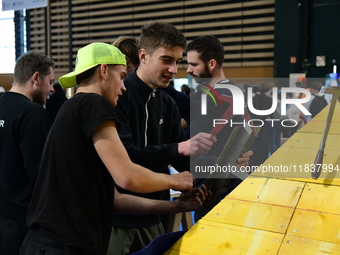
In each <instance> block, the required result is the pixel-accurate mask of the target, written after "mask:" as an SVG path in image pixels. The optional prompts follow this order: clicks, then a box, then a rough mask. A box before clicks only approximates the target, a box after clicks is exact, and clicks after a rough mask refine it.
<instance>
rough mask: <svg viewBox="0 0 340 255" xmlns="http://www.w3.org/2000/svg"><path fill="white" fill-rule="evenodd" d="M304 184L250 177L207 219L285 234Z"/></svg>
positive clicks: (210, 213)
mask: <svg viewBox="0 0 340 255" xmlns="http://www.w3.org/2000/svg"><path fill="white" fill-rule="evenodd" d="M303 186H304V183H300V182H294V181H284V180H278V179H268V178H247V179H245V180H244V181H243V182H242V183H241V184H240V185H239V186H238V188H237V189H235V190H234V191H233V192H232V193H231V194H229V195H228V196H227V197H226V198H225V199H223V200H222V201H221V202H220V203H219V204H218V205H217V206H215V207H214V209H213V210H212V211H211V212H209V213H208V214H207V215H206V216H205V217H204V219H205V220H209V221H215V222H221V223H226V224H233V225H238V226H244V227H249V228H256V229H260V230H266V231H272V232H277V233H285V232H286V230H287V227H288V224H289V221H290V219H291V217H292V215H293V212H294V209H295V206H296V204H297V202H298V199H299V197H300V195H301V192H302V190H303ZM282 189H285V193H282V192H281V190H282ZM245 191H246V192H245Z"/></svg>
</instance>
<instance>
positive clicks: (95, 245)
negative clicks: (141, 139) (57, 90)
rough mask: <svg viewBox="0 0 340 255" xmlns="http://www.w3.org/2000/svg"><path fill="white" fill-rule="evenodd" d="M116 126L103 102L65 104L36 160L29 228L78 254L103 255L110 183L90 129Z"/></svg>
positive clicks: (85, 99) (92, 98)
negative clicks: (107, 124) (38, 162)
mask: <svg viewBox="0 0 340 255" xmlns="http://www.w3.org/2000/svg"><path fill="white" fill-rule="evenodd" d="M107 121H117V119H116V115H115V113H114V110H113V107H112V105H111V104H110V103H109V101H108V100H106V99H105V98H104V97H102V96H100V95H97V94H92V93H79V94H76V95H75V96H74V97H73V98H71V99H69V100H67V101H66V102H65V103H64V104H63V106H62V107H61V108H60V111H59V114H58V116H57V118H56V119H55V122H54V124H53V126H52V128H51V132H50V133H49V136H48V138H47V141H46V146H45V149H44V152H43V156H42V163H41V168H40V171H39V174H38V178H37V183H36V187H35V190H34V193H33V197H32V203H31V206H30V209H29V212H28V217H27V222H28V225H29V227H39V226H40V227H41V228H42V233H43V235H45V236H46V237H48V238H50V239H53V240H55V241H57V242H60V243H63V244H65V245H69V246H72V247H76V248H78V249H82V250H84V252H88V253H93V254H106V249H107V245H108V241H109V238H110V233H111V226H112V213H113V180H112V177H111V175H110V174H109V172H108V170H107V169H106V167H105V166H104V164H103V163H102V161H101V159H100V157H99V155H98V154H97V152H96V150H95V147H94V145H93V142H92V138H91V136H92V134H93V132H94V131H95V129H96V128H97V127H98V126H99V125H101V124H102V123H105V122H107Z"/></svg>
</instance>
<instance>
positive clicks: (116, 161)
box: [20, 43, 204, 255]
mask: <svg viewBox="0 0 340 255" xmlns="http://www.w3.org/2000/svg"><path fill="white" fill-rule="evenodd" d="M125 76H126V60H125V55H124V54H122V53H121V52H120V51H119V50H118V49H117V48H116V47H114V46H111V45H109V44H105V43H91V44H89V45H87V46H85V47H83V48H81V49H80V50H79V51H78V54H77V65H76V68H75V71H73V72H71V73H68V74H66V75H63V76H62V77H60V78H59V82H60V84H61V85H62V86H63V87H65V88H69V87H73V86H76V85H79V86H78V88H77V92H76V94H75V96H74V97H72V98H71V99H68V100H67V101H66V102H65V103H64V104H63V105H62V107H61V108H60V110H59V113H58V115H57V117H56V119H55V122H54V124H53V126H52V128H51V131H50V133H49V135H48V138H47V140H46V144H45V148H44V151H43V155H42V160H41V166H40V170H39V174H38V177H37V181H36V185H35V189H34V192H33V195H32V201H31V204H30V207H29V212H28V215H27V224H28V227H29V228H30V230H29V232H28V234H27V235H26V238H25V240H24V242H23V245H22V248H21V251H20V254H26V255H30V254H38V253H39V252H42V253H46V254H50V253H51V252H54V253H53V254H100V255H102V254H106V251H107V245H108V241H109V237H110V233H111V226H112V217H113V212H114V210H116V213H127V212H129V213H133V214H143V213H149V209H152V210H156V209H157V206H161V207H162V208H158V209H157V210H164V209H169V210H171V208H172V210H179V209H181V210H186V209H190V207H196V206H197V205H198V204H200V202H201V201H202V199H204V192H203V191H202V190H196V189H192V188H193V178H192V176H191V174H190V173H188V172H184V173H179V174H177V175H172V176H170V175H167V174H159V173H154V172H152V171H150V170H148V169H146V168H144V167H141V166H139V165H137V164H134V163H132V162H131V160H130V159H129V156H128V154H127V152H126V150H125V149H124V146H123V145H122V143H121V141H120V139H119V136H118V132H117V129H119V128H120V124H119V120H118V118H117V116H116V114H115V112H114V106H116V104H117V101H118V99H119V97H120V96H121V95H122V93H123V92H125V90H126V88H125V86H124V84H123V80H124V78H125ZM114 183H116V184H117V185H119V186H120V187H122V188H124V189H126V190H130V191H133V192H141V193H143V192H155V191H159V190H164V189H170V188H172V189H174V190H179V191H187V192H189V191H193V192H198V193H199V195H197V196H196V195H195V196H194V193H191V195H190V194H188V193H186V194H185V195H184V196H186V197H187V198H189V200H188V201H189V204H190V205H189V206H187V205H185V206H184V207H186V209H185V208H183V207H182V206H183V204H182V205H179V204H178V203H177V204H176V205H175V204H174V203H170V201H169V202H168V203H165V204H164V203H162V204H160V203H158V202H159V201H153V200H146V199H145V200H139V199H140V198H138V200H137V201H135V200H134V197H132V196H129V195H122V194H120V193H119V192H117V191H115V189H114ZM182 201H183V200H182ZM164 202H166V201H164ZM155 207H156V208H155ZM181 207H182V208H181Z"/></svg>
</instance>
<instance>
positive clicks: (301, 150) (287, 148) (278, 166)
mask: <svg viewBox="0 0 340 255" xmlns="http://www.w3.org/2000/svg"><path fill="white" fill-rule="evenodd" d="M321 138H322V134H315V133H302V132H297V133H295V134H294V135H293V136H292V137H291V138H289V139H288V140H287V141H286V142H285V143H284V144H283V145H282V146H281V147H280V149H279V150H277V151H276V152H275V153H274V154H273V155H272V156H271V157H270V158H268V159H267V160H266V161H265V162H264V164H263V165H261V167H259V168H258V169H257V170H256V171H255V172H253V173H252V176H258V177H275V178H282V179H291V180H298V181H307V182H315V183H325V184H333V185H340V179H339V178H340V173H339V172H340V156H339V142H340V136H339V135H336V134H333V135H332V134H329V135H328V139H327V141H326V147H325V155H324V159H323V168H324V170H323V171H322V173H321V175H320V178H319V179H317V180H313V179H312V177H311V172H310V171H311V170H312V169H313V164H314V160H315V156H316V154H317V151H318V149H319V146H320V141H321ZM332 169H333V170H332Z"/></svg>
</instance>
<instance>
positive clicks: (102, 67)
mask: <svg viewBox="0 0 340 255" xmlns="http://www.w3.org/2000/svg"><path fill="white" fill-rule="evenodd" d="M99 69H100V76H102V77H103V78H104V79H106V76H107V75H106V73H108V72H109V66H108V65H107V64H101V65H100V68H99Z"/></svg>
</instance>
